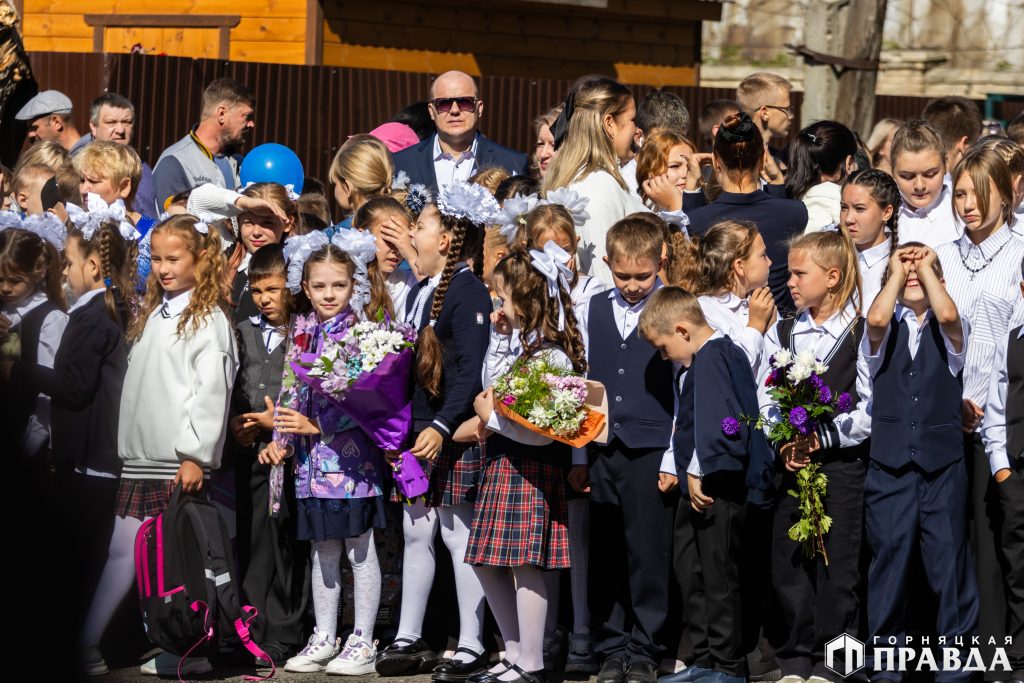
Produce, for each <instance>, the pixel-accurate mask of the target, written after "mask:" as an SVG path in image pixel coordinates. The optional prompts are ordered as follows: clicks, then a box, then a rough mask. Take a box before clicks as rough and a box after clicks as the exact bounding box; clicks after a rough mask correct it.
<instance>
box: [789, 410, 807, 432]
mask: <svg viewBox="0 0 1024 683" xmlns="http://www.w3.org/2000/svg"><path fill="white" fill-rule="evenodd" d="M789 424H791V425H793V426H794V427H796V429H797V431H799V432H800V433H801V434H805V433H806V432H804V431H803V430H804V429H805V428H806V427H807V411H806V410H805V409H804V408H803V407H801V406H797V407H795V408H793V409H792V410H790V411H789Z"/></svg>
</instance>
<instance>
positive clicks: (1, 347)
mask: <svg viewBox="0 0 1024 683" xmlns="http://www.w3.org/2000/svg"><path fill="white" fill-rule="evenodd" d="M19 358H21V337H19V336H18V334H17V333H16V332H8V333H7V334H5V335H3V336H2V337H0V360H18V359H19Z"/></svg>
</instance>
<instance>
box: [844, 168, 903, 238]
mask: <svg viewBox="0 0 1024 683" xmlns="http://www.w3.org/2000/svg"><path fill="white" fill-rule="evenodd" d="M848 185H856V186H858V187H865V188H867V189H868V191H869V192H870V193H871V199H872V200H873V201H875V202H876V203H877V204H878V206H879V207H880V208H882V209H883V210H884V209H885V207H887V206H891V207H892V215H891V216H889V220H887V221H886V222H885V227H886V228H888V229H889V248H890V251H896V248H897V247H899V245H900V236H899V222H900V205H901V204H902V203H903V199H902V197H901V196H900V188H899V186H898V185H897V184H896V181H895V180H893V179H892V176H891V175H889V174H888V173H886V172H885V171H879V170H878V169H875V168H869V169H867V170H864V171H854V172H853V173H851V174H850V177H848V178H847V179H846V182H844V183H843V189H846V187H847V186H848ZM843 229H844V230H845V229H846V228H845V226H844V227H843Z"/></svg>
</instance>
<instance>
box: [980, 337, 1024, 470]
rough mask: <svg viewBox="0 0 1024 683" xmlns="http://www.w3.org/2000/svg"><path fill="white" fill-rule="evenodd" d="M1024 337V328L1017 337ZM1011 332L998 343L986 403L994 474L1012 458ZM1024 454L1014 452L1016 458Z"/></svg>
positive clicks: (985, 434)
mask: <svg viewBox="0 0 1024 683" xmlns="http://www.w3.org/2000/svg"><path fill="white" fill-rule="evenodd" d="M1022 337H1024V328H1021V331H1020V332H1019V333H1018V334H1017V339H1021V338H1022ZM1008 343H1009V333H1007V334H1004V335H1003V338H1002V340H1001V342H1000V343H998V344H996V354H995V362H994V367H995V371H994V372H993V373H992V381H991V384H990V386H989V390H988V403H987V404H986V405H985V427H984V430H983V431H982V437H983V438H984V440H985V452H986V453H988V462H989V468H990V469H991V470H992V474H995V473H996V472H998V471H999V470H1002V469H1006V468H1007V467H1009V466H1010V458H1009V455H1008V454H1007V452H1006V392H1007V388H1008V387H1009V378H1008V377H1007V371H1006V352H1007V344H1008ZM1021 455H1024V454H1022V453H1014V454H1013V456H1014V457H1015V458H1019V457H1021Z"/></svg>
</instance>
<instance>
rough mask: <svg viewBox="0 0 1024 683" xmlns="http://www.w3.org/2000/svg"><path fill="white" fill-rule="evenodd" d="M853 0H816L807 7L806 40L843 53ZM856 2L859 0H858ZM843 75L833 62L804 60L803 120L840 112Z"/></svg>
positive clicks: (827, 51) (815, 47)
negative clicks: (848, 9)
mask: <svg viewBox="0 0 1024 683" xmlns="http://www.w3.org/2000/svg"><path fill="white" fill-rule="evenodd" d="M848 2H849V0H816V1H815V2H811V3H810V5H809V6H808V8H807V16H806V17H805V19H804V43H805V44H806V45H807V47H808V48H809V49H811V50H814V51H815V52H820V53H822V54H826V55H841V54H843V38H844V36H843V30H842V28H843V26H844V21H843V19H844V17H843V15H845V14H846V5H847V3H848ZM854 2H856V0H854ZM838 88H839V78H838V75H837V71H836V69H835V67H833V66H831V65H829V64H818V63H813V62H810V61H805V62H804V101H803V106H802V107H801V109H800V122H801V123H802V124H803V125H805V126H806V125H809V124H811V123H813V122H815V121H821V120H823V119H834V118H835V116H836V96H837V94H838Z"/></svg>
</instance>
